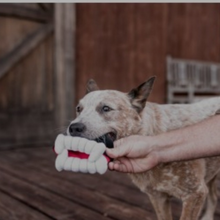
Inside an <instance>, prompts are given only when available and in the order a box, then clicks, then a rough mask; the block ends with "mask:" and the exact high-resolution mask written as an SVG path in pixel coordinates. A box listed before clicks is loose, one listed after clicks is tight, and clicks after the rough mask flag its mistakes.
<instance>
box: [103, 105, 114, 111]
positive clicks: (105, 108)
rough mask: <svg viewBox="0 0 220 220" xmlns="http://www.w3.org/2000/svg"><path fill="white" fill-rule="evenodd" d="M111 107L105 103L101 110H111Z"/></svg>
mask: <svg viewBox="0 0 220 220" xmlns="http://www.w3.org/2000/svg"><path fill="white" fill-rule="evenodd" d="M111 110H112V109H111V108H110V107H109V106H107V105H105V106H103V107H102V111H103V112H109V111H111Z"/></svg>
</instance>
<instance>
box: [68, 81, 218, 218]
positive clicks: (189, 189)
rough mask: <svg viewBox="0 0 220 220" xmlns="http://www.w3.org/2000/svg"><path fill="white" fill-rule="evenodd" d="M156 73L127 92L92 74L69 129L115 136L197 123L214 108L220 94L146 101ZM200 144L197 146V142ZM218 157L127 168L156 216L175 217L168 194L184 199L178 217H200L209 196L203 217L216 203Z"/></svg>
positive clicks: (96, 135)
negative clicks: (105, 86)
mask: <svg viewBox="0 0 220 220" xmlns="http://www.w3.org/2000/svg"><path fill="white" fill-rule="evenodd" d="M154 81H155V77H152V78H150V79H149V80H147V81H146V82H144V83H142V84H141V85H139V86H138V87H137V88H134V89H132V90H131V91H130V92H129V93H123V92H120V91H116V90H99V88H98V86H97V84H96V82H95V81H94V80H89V81H88V83H87V89H86V92H87V94H86V95H85V96H84V97H83V98H82V99H81V100H80V101H79V104H78V105H77V107H76V113H77V116H76V118H75V120H73V121H72V122H71V123H70V125H69V127H68V129H67V134H68V135H71V136H80V137H84V138H88V139H97V138H99V137H106V139H111V140H112V141H115V140H117V139H120V138H123V137H127V136H129V135H136V134H138V135H157V134H159V133H162V132H167V131H171V130H174V129H178V128H182V127H186V126H189V125H192V124H195V123H198V122H200V121H202V120H204V119H206V118H209V117H211V116H213V115H215V114H216V112H217V111H218V110H219V109H220V97H216V98H210V99H207V100H203V101H200V102H197V103H193V104H164V105H160V104H156V103H151V102H147V99H148V97H149V95H150V93H151V91H152V87H153V84H154ZM198 147H199V146H198ZM219 170H220V157H211V158H206V159H197V160H190V161H184V162H172V163H166V164H160V165H158V166H156V167H155V168H153V169H151V170H149V171H147V172H143V173H138V174H129V176H130V177H131V179H132V181H133V183H134V184H135V185H136V186H137V187H138V188H139V189H140V190H141V191H142V192H144V193H146V194H147V195H148V196H149V198H150V201H151V203H152V204H153V207H154V209H155V212H156V215H157V218H158V220H171V219H172V213H171V208H170V201H169V198H170V197H171V196H173V197H176V198H179V199H180V200H182V202H183V207H182V213H181V217H180V220H197V219H198V218H199V216H200V213H201V210H202V208H203V206H204V204H205V201H206V209H205V212H204V215H203V216H202V218H201V219H202V220H213V217H214V211H215V207H216V203H217V194H216V193H217V189H216V183H215V182H216V181H215V179H216V176H217V173H218V171H219Z"/></svg>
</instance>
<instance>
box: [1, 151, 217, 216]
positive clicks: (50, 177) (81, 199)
mask: <svg viewBox="0 0 220 220" xmlns="http://www.w3.org/2000/svg"><path fill="white" fill-rule="evenodd" d="M54 159H55V156H54V153H53V152H52V150H51V149H50V148H32V149H20V150H11V151H2V152H0V220H49V219H59V220H82V219H88V220H108V219H119V220H129V219H132V220H138V219H140V220H143V219H147V220H150V219H151V220H154V219H156V216H155V213H154V211H153V209H152V206H151V204H150V202H149V200H148V198H147V196H145V195H144V194H143V193H141V192H139V190H138V189H137V188H136V187H135V186H133V184H132V183H131V181H130V179H129V178H128V177H127V176H126V175H125V174H120V173H116V172H109V171H108V172H107V173H106V174H104V175H102V176H101V175H89V174H81V173H72V172H61V173H59V172H57V171H56V170H55V168H54ZM172 208H173V215H174V219H178V217H179V215H180V211H181V205H180V202H179V201H177V200H173V202H172ZM215 219H216V220H217V219H220V207H219V206H218V208H217V211H216V218H215Z"/></svg>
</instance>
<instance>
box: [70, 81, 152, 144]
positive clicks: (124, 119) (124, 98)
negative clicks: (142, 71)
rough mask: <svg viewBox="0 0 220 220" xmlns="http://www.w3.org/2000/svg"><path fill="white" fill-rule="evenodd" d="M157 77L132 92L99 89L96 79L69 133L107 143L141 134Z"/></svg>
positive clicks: (89, 83)
mask: <svg viewBox="0 0 220 220" xmlns="http://www.w3.org/2000/svg"><path fill="white" fill-rule="evenodd" d="M154 80H155V77H152V78H150V79H149V80H148V81H146V82H144V83H142V84H141V85H139V86H138V87H137V88H135V89H132V90H131V91H130V92H129V93H123V92H119V91H116V90H99V88H98V86H97V84H96V82H95V81H94V80H89V81H88V83H87V94H86V95H85V96H84V97H83V98H82V99H81V100H80V101H79V104H78V105H77V107H76V113H77V117H76V118H75V120H73V121H72V122H71V123H70V125H69V127H68V129H67V134H68V135H71V136H79V137H84V138H87V139H94V140H96V141H101V142H104V143H106V141H107V140H111V141H115V140H116V139H119V138H122V137H126V136H129V135H132V134H138V133H139V131H140V129H141V123H142V120H141V117H140V114H141V112H142V110H143V109H144V107H145V104H146V101H147V98H148V96H149V94H150V92H151V90H152V86H153V83H154Z"/></svg>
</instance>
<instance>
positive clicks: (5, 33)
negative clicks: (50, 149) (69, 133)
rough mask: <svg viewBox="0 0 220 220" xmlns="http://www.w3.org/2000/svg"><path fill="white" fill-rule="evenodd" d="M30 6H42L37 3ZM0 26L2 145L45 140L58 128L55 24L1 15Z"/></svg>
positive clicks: (0, 121) (15, 5) (0, 116)
mask: <svg viewBox="0 0 220 220" xmlns="http://www.w3.org/2000/svg"><path fill="white" fill-rule="evenodd" d="M10 5H11V6H12V7H21V4H18V5H17V4H10ZM0 7H1V6H0ZM27 8H30V11H31V10H32V9H33V10H40V11H41V10H42V9H40V7H39V6H38V5H37V4H25V9H27ZM0 27H1V31H0V39H1V43H0V66H1V71H0V72H1V76H2V78H1V79H0V124H1V132H0V140H1V141H0V142H1V143H0V149H5V148H8V147H10V146H11V144H13V147H17V146H19V145H21V143H23V144H24V142H25V143H26V144H28V143H32V144H33V145H36V144H37V143H38V144H43V143H44V144H45V143H46V142H49V141H51V140H52V139H51V137H52V134H55V133H56V132H58V130H57V131H56V127H55V117H54V109H55V107H54V103H55V102H54V100H55V97H54V74H53V73H54V63H53V62H54V59H53V54H54V40H53V39H54V37H53V35H52V32H51V31H52V25H51V24H39V23H36V22H33V21H29V20H28V21H27V20H23V19H16V18H11V17H0ZM22 146H24V145H22ZM29 146H30V145H29Z"/></svg>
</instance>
